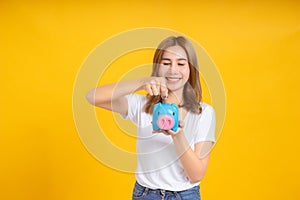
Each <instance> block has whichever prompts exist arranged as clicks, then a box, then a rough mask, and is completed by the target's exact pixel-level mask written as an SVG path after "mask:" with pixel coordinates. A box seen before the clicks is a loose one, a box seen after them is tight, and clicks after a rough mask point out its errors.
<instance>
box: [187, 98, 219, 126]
mask: <svg viewBox="0 0 300 200" xmlns="http://www.w3.org/2000/svg"><path fill="white" fill-rule="evenodd" d="M199 104H200V105H201V108H202V112H201V113H200V114H195V113H192V112H190V114H191V116H192V119H194V120H197V121H198V120H200V121H203V120H204V119H207V118H211V119H212V118H215V110H214V108H213V107H212V106H211V105H209V104H207V103H205V102H200V103H199Z"/></svg>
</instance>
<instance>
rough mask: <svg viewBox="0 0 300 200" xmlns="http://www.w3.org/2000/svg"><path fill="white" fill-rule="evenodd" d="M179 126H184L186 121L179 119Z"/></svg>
mask: <svg viewBox="0 0 300 200" xmlns="http://www.w3.org/2000/svg"><path fill="white" fill-rule="evenodd" d="M178 126H179V127H180V128H183V127H184V121H183V120H179V121H178Z"/></svg>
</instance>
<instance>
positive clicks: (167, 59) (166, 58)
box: [161, 58, 187, 61]
mask: <svg viewBox="0 0 300 200" xmlns="http://www.w3.org/2000/svg"><path fill="white" fill-rule="evenodd" d="M161 60H168V61H171V59H170V58H162V59H161ZM176 60H178V61H180V60H185V61H187V59H186V58H178V59H176Z"/></svg>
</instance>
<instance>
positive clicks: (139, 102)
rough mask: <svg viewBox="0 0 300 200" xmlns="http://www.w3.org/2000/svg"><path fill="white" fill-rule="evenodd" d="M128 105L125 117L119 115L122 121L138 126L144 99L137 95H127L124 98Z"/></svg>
mask: <svg viewBox="0 0 300 200" xmlns="http://www.w3.org/2000/svg"><path fill="white" fill-rule="evenodd" d="M125 97H126V99H127V103H128V111H127V115H126V116H125V115H121V117H122V118H123V119H126V120H131V121H132V122H134V123H135V124H138V122H139V118H140V114H141V111H142V108H143V105H144V103H145V101H146V97H145V96H142V95H138V94H128V95H126V96H125Z"/></svg>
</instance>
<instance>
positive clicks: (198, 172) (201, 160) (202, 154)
mask: <svg viewBox="0 0 300 200" xmlns="http://www.w3.org/2000/svg"><path fill="white" fill-rule="evenodd" d="M172 138H173V141H174V144H175V146H176V149H177V152H178V154H179V155H181V156H180V161H181V163H182V165H183V167H184V170H185V172H186V174H187V175H188V177H189V179H190V181H191V182H199V181H201V180H202V178H203V177H204V175H205V172H206V169H207V165H208V161H209V150H210V148H211V146H212V142H199V143H197V144H195V148H194V151H193V150H192V148H191V147H190V146H189V144H188V141H187V139H186V137H185V135H184V133H183V130H182V129H180V131H179V132H178V133H176V134H174V135H172Z"/></svg>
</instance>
